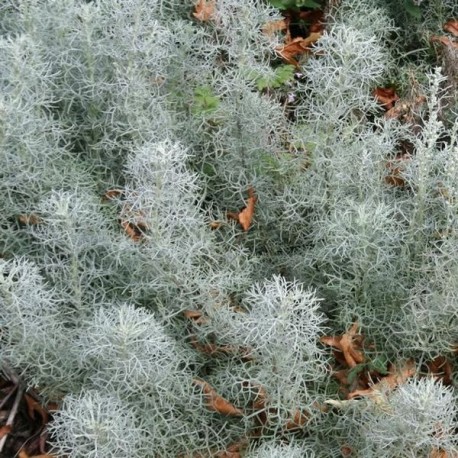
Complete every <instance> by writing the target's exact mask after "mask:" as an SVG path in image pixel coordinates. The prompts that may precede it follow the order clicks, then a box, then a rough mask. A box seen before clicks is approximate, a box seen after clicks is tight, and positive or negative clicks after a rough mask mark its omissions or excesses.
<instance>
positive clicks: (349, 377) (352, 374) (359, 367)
mask: <svg viewBox="0 0 458 458" xmlns="http://www.w3.org/2000/svg"><path fill="white" fill-rule="evenodd" d="M365 367H366V365H365V364H358V365H357V366H355V367H352V368H351V369H350V370H349V371H348V375H347V380H348V383H350V384H352V383H353V382H354V381H355V379H356V377H357V375H358V374H359V373H360V372H362V371H363V370H364V368H365Z"/></svg>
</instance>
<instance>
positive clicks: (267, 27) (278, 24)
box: [262, 19, 287, 36]
mask: <svg viewBox="0 0 458 458" xmlns="http://www.w3.org/2000/svg"><path fill="white" fill-rule="evenodd" d="M286 28H287V22H286V20H285V19H279V20H278V21H270V22H267V23H266V24H264V26H263V27H262V33H263V34H264V35H267V36H272V35H273V34H274V33H276V32H283V30H286Z"/></svg>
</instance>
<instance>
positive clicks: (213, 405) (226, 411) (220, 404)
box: [193, 379, 243, 417]
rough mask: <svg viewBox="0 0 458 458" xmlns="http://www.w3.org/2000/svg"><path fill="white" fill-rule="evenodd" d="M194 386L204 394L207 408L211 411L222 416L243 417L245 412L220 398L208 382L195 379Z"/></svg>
mask: <svg viewBox="0 0 458 458" xmlns="http://www.w3.org/2000/svg"><path fill="white" fill-rule="evenodd" d="M193 384H194V385H197V386H199V387H200V388H201V389H202V392H203V393H204V398H205V400H206V406H207V408H208V409H209V410H213V411H214V412H218V413H219V414H221V415H227V416H231V417H241V416H243V412H242V411H241V410H240V409H238V408H237V407H235V406H234V405H233V404H231V403H230V402H229V401H227V400H226V399H224V398H223V397H222V396H220V395H219V394H218V393H217V392H216V390H215V389H214V388H213V387H212V386H211V385H210V384H209V383H207V382H205V381H204V380H200V379H193Z"/></svg>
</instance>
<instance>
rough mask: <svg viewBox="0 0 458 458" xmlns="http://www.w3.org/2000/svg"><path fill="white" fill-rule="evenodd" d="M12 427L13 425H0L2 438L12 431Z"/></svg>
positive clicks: (0, 436)
mask: <svg viewBox="0 0 458 458" xmlns="http://www.w3.org/2000/svg"><path fill="white" fill-rule="evenodd" d="M11 429H12V427H11V425H4V426H0V439H1V438H2V437H5V436H6V435H8V434H9V433H10V432H11Z"/></svg>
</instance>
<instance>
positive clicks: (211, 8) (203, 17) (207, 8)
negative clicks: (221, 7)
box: [192, 0, 215, 22]
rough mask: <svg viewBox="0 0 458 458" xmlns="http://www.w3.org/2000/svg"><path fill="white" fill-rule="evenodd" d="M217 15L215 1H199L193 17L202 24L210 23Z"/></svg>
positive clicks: (195, 6)
mask: <svg viewBox="0 0 458 458" xmlns="http://www.w3.org/2000/svg"><path fill="white" fill-rule="evenodd" d="M214 14H215V1H214V0H199V1H198V2H197V3H196V4H195V5H194V12H193V13H192V15H193V16H194V17H195V18H196V19H198V20H199V21H201V22H207V21H210V20H211V19H212V18H213V16H214Z"/></svg>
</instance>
